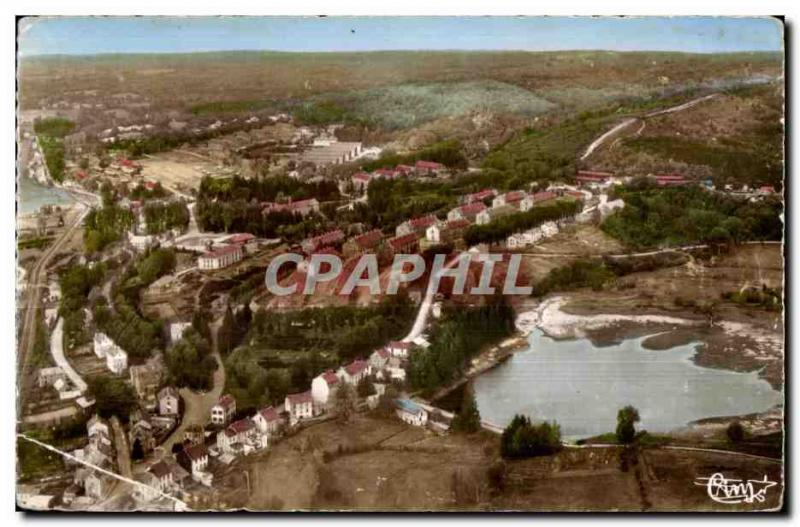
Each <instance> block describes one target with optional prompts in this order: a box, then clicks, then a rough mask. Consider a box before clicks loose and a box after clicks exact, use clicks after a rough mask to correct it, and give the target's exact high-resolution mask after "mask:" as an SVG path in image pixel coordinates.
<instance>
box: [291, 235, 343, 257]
mask: <svg viewBox="0 0 800 527" xmlns="http://www.w3.org/2000/svg"><path fill="white" fill-rule="evenodd" d="M342 240H344V233H343V232H342V231H341V229H336V230H333V231H328V232H326V233H324V234H320V235H319V236H314V237H313V238H307V239H305V240H303V241H302V243H301V244H300V245H301V246H302V247H303V250H304V251H305V252H306V254H311V253H314V252H316V251H318V250H320V249H322V248H323V247H335V246H336V245H338V244H339V243H341V242H342Z"/></svg>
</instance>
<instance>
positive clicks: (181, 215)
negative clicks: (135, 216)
mask: <svg viewBox="0 0 800 527" xmlns="http://www.w3.org/2000/svg"><path fill="white" fill-rule="evenodd" d="M142 213H143V214H144V220H145V224H146V225H147V234H161V233H162V232H165V231H168V230H171V229H181V230H184V229H186V227H188V226H189V208H188V207H187V206H186V203H185V202H184V201H183V200H179V201H170V202H168V203H160V202H156V203H147V204H146V205H145V206H144V209H143V211H142Z"/></svg>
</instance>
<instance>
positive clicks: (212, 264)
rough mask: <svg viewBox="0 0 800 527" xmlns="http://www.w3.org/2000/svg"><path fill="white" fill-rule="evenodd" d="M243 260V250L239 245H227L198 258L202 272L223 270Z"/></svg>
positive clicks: (198, 264) (198, 265)
mask: <svg viewBox="0 0 800 527" xmlns="http://www.w3.org/2000/svg"><path fill="white" fill-rule="evenodd" d="M241 259H242V248H241V246H239V245H226V246H225V247H220V248H219V249H216V250H214V251H210V252H207V253H204V254H202V255H201V256H199V257H198V258H197V267H198V268H199V269H200V270H211V269H222V268H223V267H228V266H229V265H232V264H235V263H236V262H238V261H239V260H241Z"/></svg>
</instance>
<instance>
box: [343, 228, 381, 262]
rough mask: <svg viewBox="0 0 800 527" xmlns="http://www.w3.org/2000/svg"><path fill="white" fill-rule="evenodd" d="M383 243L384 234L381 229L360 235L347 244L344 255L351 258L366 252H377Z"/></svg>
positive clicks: (344, 247)
mask: <svg viewBox="0 0 800 527" xmlns="http://www.w3.org/2000/svg"><path fill="white" fill-rule="evenodd" d="M382 241H383V233H382V232H381V230H380V229H373V230H371V231H369V232H365V233H364V234H359V235H358V236H355V237H353V238H351V239H350V240H348V241H347V242H345V244H344V246H343V247H342V253H343V254H344V255H345V257H347V258H350V257H352V256H355V255H358V254H364V253H365V252H376V251H377V249H378V247H379V246H380V244H381V242H382Z"/></svg>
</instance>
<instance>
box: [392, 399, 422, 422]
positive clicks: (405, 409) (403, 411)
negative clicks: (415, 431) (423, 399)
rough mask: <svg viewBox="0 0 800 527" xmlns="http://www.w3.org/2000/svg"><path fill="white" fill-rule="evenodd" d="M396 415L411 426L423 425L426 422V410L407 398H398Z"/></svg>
mask: <svg viewBox="0 0 800 527" xmlns="http://www.w3.org/2000/svg"><path fill="white" fill-rule="evenodd" d="M395 404H396V405H397V417H399V418H400V419H401V420H403V421H404V422H406V423H408V424H410V425H413V426H425V425H426V424H427V423H428V411H427V410H425V409H424V408H422V407H421V406H419V405H418V404H416V403H414V402H413V401H409V400H408V399H398V400H397V401H395Z"/></svg>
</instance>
